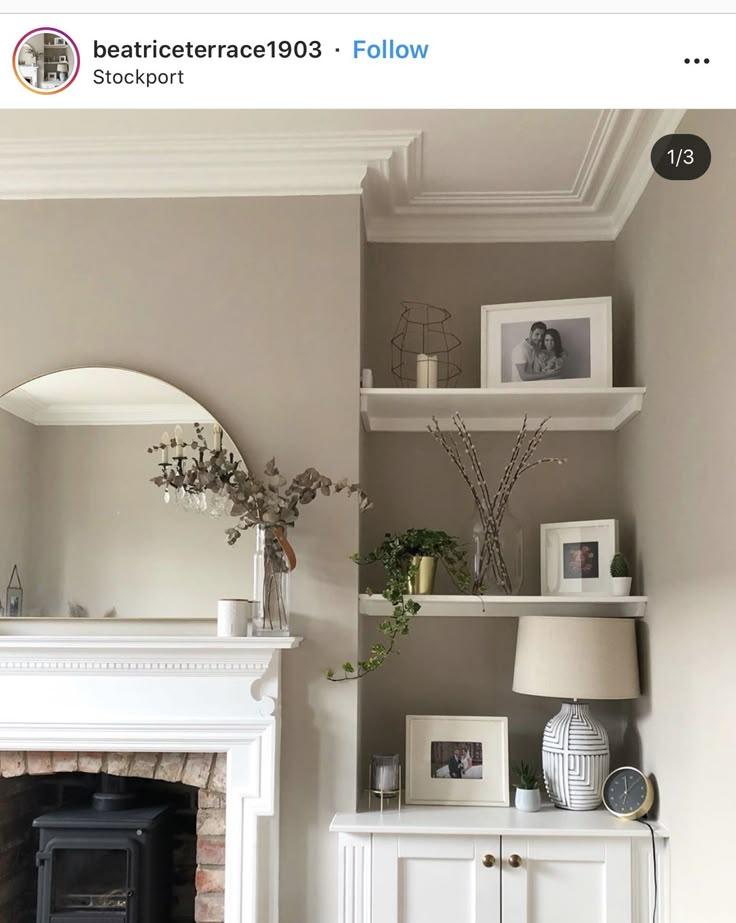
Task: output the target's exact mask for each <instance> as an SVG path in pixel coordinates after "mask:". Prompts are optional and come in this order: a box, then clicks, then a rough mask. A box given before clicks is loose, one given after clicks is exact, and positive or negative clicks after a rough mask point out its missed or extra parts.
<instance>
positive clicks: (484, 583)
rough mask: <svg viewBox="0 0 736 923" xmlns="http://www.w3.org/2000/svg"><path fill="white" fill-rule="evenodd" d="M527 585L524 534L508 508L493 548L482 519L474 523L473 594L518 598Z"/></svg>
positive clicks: (475, 520)
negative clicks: (525, 579) (523, 585)
mask: <svg viewBox="0 0 736 923" xmlns="http://www.w3.org/2000/svg"><path fill="white" fill-rule="evenodd" d="M523 581H524V530H523V529H522V527H521V523H520V522H519V520H518V519H517V518H516V516H514V514H513V513H512V512H511V510H510V509H509V508H508V507H507V508H506V510H505V512H504V515H503V519H502V520H501V524H500V527H499V530H498V543H497V545H496V547H495V548H492V545H491V541H490V538H489V537H488V536H486V535H485V534H484V531H483V526H482V525H481V521H480V516H479V515H478V512H477V511H476V513H475V517H474V519H473V592H474V593H480V592H481V591H482V592H484V593H486V594H495V595H501V596H509V595H515V594H517V593H519V592H520V591H521V585H522V583H523Z"/></svg>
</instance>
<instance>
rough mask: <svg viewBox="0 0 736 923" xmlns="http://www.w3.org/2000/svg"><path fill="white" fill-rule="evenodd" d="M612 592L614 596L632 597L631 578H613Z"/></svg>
mask: <svg viewBox="0 0 736 923" xmlns="http://www.w3.org/2000/svg"><path fill="white" fill-rule="evenodd" d="M611 592H612V593H613V595H614V596H631V577H611Z"/></svg>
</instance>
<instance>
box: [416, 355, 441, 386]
mask: <svg viewBox="0 0 736 923" xmlns="http://www.w3.org/2000/svg"><path fill="white" fill-rule="evenodd" d="M438 365H439V363H438V361H437V356H428V355H426V354H425V353H419V355H418V356H417V388H436V387H437V367H438Z"/></svg>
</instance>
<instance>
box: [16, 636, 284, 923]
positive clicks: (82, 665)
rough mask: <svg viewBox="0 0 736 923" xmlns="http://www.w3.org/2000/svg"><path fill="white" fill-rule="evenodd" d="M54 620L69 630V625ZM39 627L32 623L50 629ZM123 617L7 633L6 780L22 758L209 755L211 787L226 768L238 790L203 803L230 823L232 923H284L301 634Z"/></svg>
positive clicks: (150, 761)
mask: <svg viewBox="0 0 736 923" xmlns="http://www.w3.org/2000/svg"><path fill="white" fill-rule="evenodd" d="M3 621H5V620H3ZM13 621H15V620H13ZM18 621H25V620H18ZM33 621H35V620H28V622H29V623H30V622H33ZM53 621H54V622H56V624H55V625H54V626H53V630H54V631H56V632H60V629H61V628H62V626H61V625H60V624H59V623H60V622H62V621H64V622H66V620H53ZM162 621H163V620H162ZM39 622H46V626H44V625H42V624H40V625H39V624H35V625H28V626H23V627H24V628H25V629H26V631H29V630H30V631H33V630H39V631H43V630H46V631H47V630H48V628H47V625H48V620H39ZM121 622H122V620H120V621H118V623H117V624H116V625H114V626H106V625H105V624H103V623H100V622H97V623H95V624H92V620H90V622H89V623H86V624H85V626H84V627H85V630H87V631H88V632H89V633H88V634H86V635H84V636H79V635H71V634H61V633H59V634H57V635H55V636H51V635H49V634H41V633H39V634H37V635H34V634H30V633H27V634H23V635H13V636H8V635H2V634H0V696H2V700H3V701H5V702H6V703H12V707H6V708H5V709H4V714H3V720H2V721H0V750H2V751H4V752H3V753H2V757H1V758H0V767H2V773H3V775H9V774H12V766H13V760H14V759H21V758H23V759H25V760H26V763H27V766H28V767H30V766H31V765H32V764H34V765H36V766H37V765H38V764H39V761H40V762H41V763H43V761H44V760H48V761H51V763H50V765H53V760H54V756H55V755H58V756H66V757H67V758H68V759H70V760H72V761H73V760H74V759H76V761H77V762H76V768H78V769H80V770H82V771H84V769H83V766H84V764H85V760H89V759H94V758H102V755H104V757H105V758H106V761H107V764H108V766H109V765H110V761H111V759H112V764H113V766H114V765H115V760H116V759H117V758H119V759H120V760H121V761H122V763H125V764H126V766H127V770H128V771H129V772H132V768H133V766H134V765H136V764H137V767H138V770H136V772H137V771H139V770H140V771H142V772H146V773H150V772H155V771H156V767H157V766H158V767H161V765H162V764H164V763H171V761H172V760H176V758H177V756H181V755H185V760H184V764H183V766H186V765H187V763H188V762H191V764H192V766H193V767H194V766H196V765H197V755H201V756H202V758H203V759H204V760H206V759H207V758H209V763H208V764H207V765H208V781H207V782H206V783H203V791H204V792H207V791H211V790H210V789H207V788H204V785H209V784H210V783H211V779H212V773H213V772H215V770H216V767H217V766H219V770H218V771H219V772H221V773H222V775H223V776H224V780H225V789H226V792H227V798H226V801H225V807H224V808H221V807H214V808H211V809H209V814H208V813H207V812H204V813H203V812H202V810H200V817H201V818H205V817H206V818H207V820H208V822H210V823H214V824H219V823H224V825H225V828H226V833H225V857H224V858H225V868H224V901H223V906H222V914H223V920H224V923H276V921H277V920H278V797H277V794H278V780H279V773H278V764H279V732H280V719H279V713H280V705H279V691H280V688H279V687H280V665H281V651H283V650H288V649H291V648H295V647H297V646H298V645H299V643H300V639H298V638H215V637H212V636H211V632H212V631H213V625H212V623H211V622H201V623H200V622H198V623H192V622H186V623H179V624H178V625H176V624H175V622H174V620H166V625H165V626H163V627H162V625H161V623H160V622H154V621H152V622H150V623H147V622H146V621H144V620H131V622H134V624H130V625H128V626H127V627H128V630H129V632H130V634H128V635H124V634H122V631H123V630H124V626H123V625H122V624H121ZM6 624H7V623H6ZM2 628H4V625H3V626H2ZM2 628H0V631H2ZM20 628H21V626H19V625H17V624H16V625H13V626H12V630H13V631H18V630H19V629H20ZM78 628H79V623H78V622H77V621H76V620H74V621H72V624H71V625H69V626H68V629H69V631H72V630H75V629H76V630H78ZM177 629H178V631H179V632H181V634H175V633H174V632H176V631H177ZM92 632H96V634H93V633H92ZM108 632H109V634H108ZM145 632H148V634H146V633H145ZM154 632H156V633H155V634H154ZM184 632H187V634H186V635H185V634H184ZM214 754H222V756H221V757H220V759H219V762H218V761H217V760H216V759H214V758H213V755H214ZM167 755H168V756H167ZM187 755H188V756H187ZM190 757H191V760H190V759H189V758H190ZM202 761H203V760H202V759H200V763H201V762H202ZM145 767H149V768H148V769H145ZM150 767H153V769H151V768H150ZM29 771H30V769H29ZM159 771H161V770H160V769H159ZM144 777H145V776H144ZM148 777H151V776H150V775H149V776H148ZM183 781H187V780H186V779H183ZM201 794H202V793H200V797H201ZM213 803H214V802H213ZM201 805H202V802H201V801H200V809H201ZM198 822H200V820H199V818H198ZM201 822H202V823H204V822H205V821H204V820H201ZM211 829H214V827H212V828H211ZM218 829H219V828H218ZM220 880H222V876H221V875H220ZM205 887H206V885H205Z"/></svg>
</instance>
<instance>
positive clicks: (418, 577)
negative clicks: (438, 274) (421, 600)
mask: <svg viewBox="0 0 736 923" xmlns="http://www.w3.org/2000/svg"><path fill="white" fill-rule="evenodd" d="M411 569H412V571H413V572H414V576H413V577H412V576H409V577H408V580H407V583H408V589H409V595H410V596H421V595H425V596H426V595H427V594H428V593H432V592H434V578H435V574H436V573H437V558H430V557H425V556H422V557H413V558H412V559H411Z"/></svg>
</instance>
